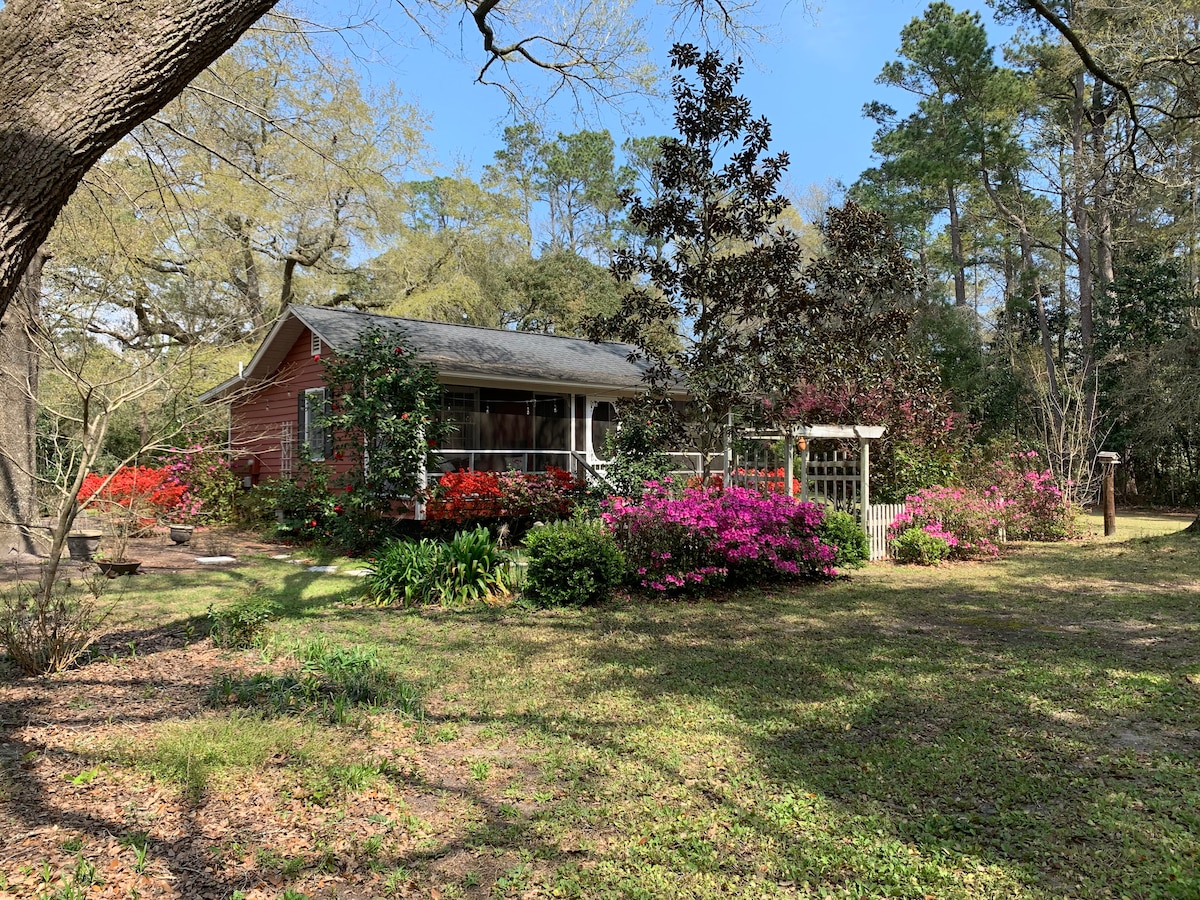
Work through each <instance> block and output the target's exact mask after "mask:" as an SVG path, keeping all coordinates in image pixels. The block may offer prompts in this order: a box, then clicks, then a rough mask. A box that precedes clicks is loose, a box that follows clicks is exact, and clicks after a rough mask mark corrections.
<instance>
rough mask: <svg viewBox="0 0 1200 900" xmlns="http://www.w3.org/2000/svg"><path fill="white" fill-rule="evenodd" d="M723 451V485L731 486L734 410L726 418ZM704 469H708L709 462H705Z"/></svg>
mask: <svg viewBox="0 0 1200 900" xmlns="http://www.w3.org/2000/svg"><path fill="white" fill-rule="evenodd" d="M721 449H722V452H723V456H724V460H723V461H722V462H721V485H722V486H723V487H729V485H730V480H729V479H730V476H731V475H732V473H733V461H732V460H731V459H730V456H732V455H733V412H732V411H731V412H730V413H729V414H728V415H727V416H726V418H725V438H724V440H723V441H722V447H721ZM704 470H705V471H707V470H708V464H707V463H705V465H704Z"/></svg>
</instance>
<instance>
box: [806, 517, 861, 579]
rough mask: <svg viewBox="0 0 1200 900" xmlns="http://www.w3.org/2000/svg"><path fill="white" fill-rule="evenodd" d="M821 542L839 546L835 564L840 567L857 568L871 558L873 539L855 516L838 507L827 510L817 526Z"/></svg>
mask: <svg viewBox="0 0 1200 900" xmlns="http://www.w3.org/2000/svg"><path fill="white" fill-rule="evenodd" d="M817 535H818V536H819V537H820V538H821V542H822V543H824V544H829V545H830V546H831V547H836V548H837V556H836V557H835V558H834V561H833V565H834V566H835V567H836V568H839V569H857V568H860V567H861V566H863V565H865V564H866V562H867V560H868V559H870V558H871V541H870V539H869V538H868V537H867V534H866V532H865V531H863V530H862V528H861V527H859V524H858V522H857V521H856V520H855V518H854V516H852V515H850V513H848V512H842V511H841V510H838V509H830V510H826V512H825V518H824V519H823V520H822V522H821V524H820V525H818V526H817Z"/></svg>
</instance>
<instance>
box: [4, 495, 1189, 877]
mask: <svg viewBox="0 0 1200 900" xmlns="http://www.w3.org/2000/svg"><path fill="white" fill-rule="evenodd" d="M1119 524H1120V525H1121V527H1122V529H1123V533H1124V536H1126V537H1131V536H1133V535H1139V536H1138V537H1132V539H1130V540H1127V541H1124V542H1115V541H1107V542H1105V541H1099V540H1093V541H1090V542H1087V543H1075V544H1068V545H1061V546H1032V545H1029V546H1017V547H1013V548H1010V549H1009V551H1008V552H1007V553H1006V556H1005V558H1004V559H1003V560H1001V561H999V562H995V563H988V564H964V565H955V566H947V567H944V568H940V569H933V570H923V569H915V568H900V567H895V566H892V565H890V564H879V565H875V566H871V567H869V568H868V569H866V570H864V571H862V572H859V573H856V574H855V575H854V577H853V578H852V579H850V580H847V581H842V582H838V583H836V584H832V585H827V586H819V587H806V588H798V589H789V590H777V591H769V592H755V591H747V592H742V593H738V594H734V595H731V596H728V597H725V598H722V602H716V603H713V602H703V603H674V604H669V603H661V602H646V601H641V600H628V599H627V600H623V601H619V602H613V603H610V604H608V605H606V606H604V607H601V608H598V609H589V610H585V611H582V612H576V611H571V612H558V613H534V612H526V611H522V610H511V609H509V610H483V611H471V612H452V611H442V610H427V611H420V612H407V611H401V610H395V609H384V610H381V609H375V608H372V607H367V606H363V605H361V604H360V603H359V602H358V601H357V599H356V598H357V596H358V593H359V590H360V588H361V582H359V581H358V580H357V579H355V578H353V577H348V576H345V575H342V574H321V573H312V572H308V571H307V570H306V569H305V568H304V567H301V566H296V565H293V564H290V563H288V562H285V561H277V560H271V559H269V558H265V557H264V558H258V559H255V560H253V561H252V562H250V563H248V564H243V565H241V566H239V567H237V568H233V569H227V570H211V571H208V570H199V571H187V572H163V573H161V574H151V575H146V576H140V577H138V578H135V579H134V580H133V581H132V584H131V585H130V587H129V590H128V591H127V593H126V594H125V596H124V597H123V598H122V599H121V600H120V601H119V606H118V608H117V610H116V612H115V614H114V619H113V620H112V621H111V622H110V629H111V630H110V633H109V634H108V635H106V637H105V639H104V641H103V642H102V644H101V646H100V648H99V653H98V655H97V656H95V657H94V658H93V659H92V660H90V661H89V662H87V663H86V664H85V665H82V666H80V667H78V668H76V669H75V670H73V671H71V672H68V673H66V674H64V675H61V676H56V677H54V678H50V679H47V680H44V681H43V680H37V679H15V680H9V681H7V682H4V683H0V727H2V729H3V742H2V743H0V873H2V876H0V877H2V878H3V880H2V881H0V898H7V897H38V896H46V897H73V896H78V897H82V896H87V897H129V898H132V897H187V898H198V897H216V898H222V900H224V898H230V897H233V896H244V897H247V898H251V897H285V896H286V897H292V898H297V897H301V896H309V897H314V898H315V897H348V898H358V897H362V898H367V897H389V896H396V897H403V896H414V897H416V896H420V897H441V898H452V897H646V898H660V897H712V898H717V897H746V898H762V897H838V898H859V897H867V898H875V897H906V898H926V897H936V898H939V900H940V898H953V897H970V898H985V897H989V898H990V897H994V898H1050V897H1113V898H1117V897H1130V898H1140V897H1146V898H1151V897H1181V898H1186V897H1196V896H1198V895H1200V875H1198V874H1197V873H1198V872H1200V777H1198V775H1200V772H1198V771H1197V769H1198V764H1200V603H1198V602H1197V599H1198V598H1200V540H1198V539H1195V538H1188V537H1184V536H1181V535H1171V534H1165V535H1163V536H1153V537H1142V536H1140V535H1151V534H1159V535H1162V534H1163V533H1164V532H1168V531H1171V530H1173V529H1177V528H1180V527H1182V526H1183V525H1186V524H1187V520H1186V519H1183V518H1179V519H1175V520H1170V519H1163V518H1154V517H1141V518H1133V517H1123V518H1122V520H1121V521H1120V523H1119ZM1126 528H1128V530H1125V529H1126ZM320 561H321V562H325V560H320ZM352 565H353V564H347V563H345V562H344V561H343V562H342V568H343V570H344V569H345V568H349V567H351V566H352ZM255 587H258V588H259V589H262V590H266V591H268V592H270V593H271V594H272V595H274V596H276V597H278V598H279V599H280V600H281V601H282V602H283V604H284V607H285V614H284V617H283V618H282V619H281V620H280V621H279V622H277V623H276V624H275V626H274V627H273V628H272V631H271V634H270V636H269V639H268V641H267V644H266V646H265V648H264V649H263V650H254V651H244V652H232V651H222V650H219V649H216V648H214V647H213V646H212V645H211V643H210V642H209V641H208V640H207V639H206V638H205V637H204V636H205V634H206V633H207V625H206V623H205V620H204V618H203V616H204V612H205V610H206V609H207V607H208V605H209V604H210V603H216V604H217V605H218V606H220V605H221V604H222V603H225V602H227V601H228V600H230V599H233V598H235V597H244V596H245V595H247V594H248V593H250V592H251V591H252V590H253V589H254V588H255ZM317 645H319V646H321V647H324V648H327V649H328V648H349V647H352V646H354V645H358V646H359V647H361V648H366V651H367V652H369V651H371V650H374V651H375V653H376V655H377V657H378V660H379V662H380V663H381V664H382V666H383V668H384V669H385V670H386V671H387V672H388V673H390V674H392V675H396V676H399V677H401V678H403V679H406V680H407V681H408V682H409V683H411V684H413V685H414V686H416V687H417V688H418V689H419V691H420V693H421V695H422V696H423V705H424V713H423V716H422V717H419V718H415V717H413V716H411V715H407V714H404V713H400V712H397V711H395V710H393V709H390V708H389V706H388V704H387V703H381V704H380V705H378V706H377V707H375V708H362V707H357V708H353V709H350V710H349V711H347V710H344V709H338V710H333V709H332V708H331V706H330V705H329V704H328V703H326V704H324V705H321V706H317V705H312V704H310V705H305V704H304V703H300V704H298V705H297V706H296V708H295V710H294V711H293V712H291V713H283V714H276V713H275V712H272V713H271V714H270V715H267V714H265V713H262V712H255V710H254V709H253V708H246V707H238V706H232V705H226V706H215V707H214V706H213V705H211V703H210V702H208V701H206V697H207V696H208V695H209V692H210V689H211V688H212V686H213V685H214V684H224V685H226V686H228V685H239V684H245V683H248V682H247V679H249V678H250V677H251V676H253V675H255V674H256V673H261V674H263V675H264V677H263V678H262V679H260V682H256V683H263V684H278V683H281V682H280V679H286V678H287V677H288V673H289V672H294V671H295V670H296V669H297V667H298V665H299V664H298V663H297V662H296V661H295V660H294V659H292V658H291V657H290V656H289V651H290V650H293V649H295V648H301V651H302V652H301V655H302V656H303V655H304V653H306V652H308V651H305V650H304V648H306V647H307V648H311V647H313V646H317ZM305 658H308V657H305ZM331 720H333V721H340V722H341V724H337V725H334V724H330V722H331Z"/></svg>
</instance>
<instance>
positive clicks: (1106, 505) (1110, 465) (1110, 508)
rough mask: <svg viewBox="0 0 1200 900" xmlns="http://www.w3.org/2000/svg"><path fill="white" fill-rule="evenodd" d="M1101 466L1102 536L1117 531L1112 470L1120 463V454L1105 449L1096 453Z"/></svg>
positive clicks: (1109, 535)
mask: <svg viewBox="0 0 1200 900" xmlns="http://www.w3.org/2000/svg"><path fill="white" fill-rule="evenodd" d="M1096 459H1097V460H1098V461H1099V463H1100V466H1101V470H1102V471H1101V475H1102V480H1101V482H1100V504H1101V506H1102V507H1103V509H1104V536H1105V537H1111V536H1112V535H1114V534H1116V533H1117V500H1116V493H1115V492H1114V490H1113V471H1114V470H1115V469H1116V467H1117V466H1119V465H1120V464H1121V454H1120V453H1113V452H1111V451H1105V452H1104V453H1099V454H1097V455H1096Z"/></svg>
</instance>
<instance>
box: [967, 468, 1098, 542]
mask: <svg viewBox="0 0 1200 900" xmlns="http://www.w3.org/2000/svg"><path fill="white" fill-rule="evenodd" d="M1038 462H1039V461H1038V454H1037V453H1036V451H1033V450H1028V451H1024V452H1017V453H1011V454H1009V455H1008V456H1005V457H1002V458H999V459H995V460H993V461H992V463H991V466H990V467H986V468H983V469H982V472H983V475H984V479H985V480H986V481H988V482H989V483H988V484H987V485H985V486H984V488H985V490H987V491H989V492H991V493H992V494H993V495H996V496H999V497H1000V498H1001V500H1002V502H1001V514H1002V518H1003V519H1004V528H1005V531H1006V532H1007V535H1008V538H1009V540H1015V541H1063V540H1066V539H1067V538H1070V537H1074V536H1075V534H1076V532H1077V530H1078V528H1077V524H1076V515H1075V510H1074V509H1072V508H1071V505H1070V503H1069V502H1068V501H1067V498H1066V497H1065V496H1064V495H1063V492H1062V490H1061V489H1060V488H1059V487H1058V485H1057V483H1056V482H1055V479H1054V475H1053V474H1052V473H1051V472H1050V470H1049V469H1042V468H1039V465H1038Z"/></svg>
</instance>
